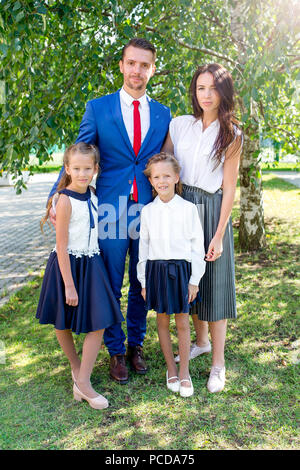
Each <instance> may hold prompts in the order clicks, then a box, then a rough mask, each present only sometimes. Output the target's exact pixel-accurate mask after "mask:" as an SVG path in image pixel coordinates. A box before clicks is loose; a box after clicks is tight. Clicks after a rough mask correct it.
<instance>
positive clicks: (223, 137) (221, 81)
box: [190, 64, 239, 167]
mask: <svg viewBox="0 0 300 470" xmlns="http://www.w3.org/2000/svg"><path fill="white" fill-rule="evenodd" d="M206 72H209V73H211V74H212V76H213V77H214V83H215V87H216V90H217V92H218V93H219V95H220V98H221V100H220V105H219V109H218V119H219V123H220V131H219V134H218V136H217V138H216V140H215V143H214V146H213V150H212V155H213V158H214V159H215V160H216V167H217V166H218V165H219V164H220V163H221V160H222V156H223V153H224V152H225V151H226V149H227V148H228V147H229V145H230V144H231V143H232V142H233V141H234V139H235V131H234V127H233V124H235V125H236V126H237V127H238V124H239V123H238V121H237V119H236V118H235V117H234V114H233V112H234V88H233V80H232V77H231V74H230V73H229V72H228V70H226V69H225V68H224V67H223V66H222V65H220V64H207V65H202V66H200V67H198V69H197V70H196V72H195V73H194V75H193V78H192V81H191V85H190V98H191V101H192V106H193V114H194V117H195V118H196V119H202V117H203V109H202V108H201V107H200V105H199V103H198V99H197V79H198V77H199V75H201V74H203V73H206Z"/></svg>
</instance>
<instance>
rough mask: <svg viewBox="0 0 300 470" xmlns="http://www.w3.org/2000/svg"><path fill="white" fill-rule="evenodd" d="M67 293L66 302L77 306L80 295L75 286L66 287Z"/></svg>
mask: <svg viewBox="0 0 300 470" xmlns="http://www.w3.org/2000/svg"><path fill="white" fill-rule="evenodd" d="M65 293H66V304H67V305H71V306H72V307H76V305H78V295H77V291H76V289H75V287H74V286H69V287H66V288H65Z"/></svg>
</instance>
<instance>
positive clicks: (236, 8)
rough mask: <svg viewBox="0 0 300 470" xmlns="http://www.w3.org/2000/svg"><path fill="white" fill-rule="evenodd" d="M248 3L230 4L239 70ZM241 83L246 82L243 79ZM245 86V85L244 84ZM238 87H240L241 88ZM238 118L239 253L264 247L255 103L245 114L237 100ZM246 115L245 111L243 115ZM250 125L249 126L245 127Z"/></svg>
mask: <svg viewBox="0 0 300 470" xmlns="http://www.w3.org/2000/svg"><path fill="white" fill-rule="evenodd" d="M248 8H249V4H248V2H246V1H245V0H244V1H243V0H238V1H232V2H231V12H230V16H231V33H232V36H233V37H234V39H235V40H236V41H237V47H238V51H239V63H240V66H241V68H243V67H244V64H245V63H247V60H248V58H247V53H248V52H247V47H246V45H245V35H244V25H243V19H244V18H245V17H246V16H247V10H248ZM244 78H245V82H246V78H247V77H244ZM244 85H245V84H244ZM241 86H242V85H241ZM239 105H240V110H241V115H242V116H243V115H245V114H248V115H249V121H248V126H247V129H246V131H245V135H244V149H243V156H242V159H241V164H240V188H241V193H240V229H239V242H240V247H241V249H242V250H243V251H253V250H258V249H260V248H262V247H263V246H264V244H265V229H264V211H263V195H262V180H261V171H260V165H259V163H258V155H259V129H258V124H257V123H258V117H257V108H256V103H254V102H253V100H251V99H250V103H249V107H250V109H249V110H246V109H245V104H244V102H243V100H242V99H241V98H240V99H239ZM246 111H248V112H247V113H246ZM250 122H251V125H249V124H250ZM251 137H252V138H251Z"/></svg>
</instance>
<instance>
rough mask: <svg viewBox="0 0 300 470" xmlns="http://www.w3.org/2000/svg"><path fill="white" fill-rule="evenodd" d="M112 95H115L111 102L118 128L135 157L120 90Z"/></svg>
mask: <svg viewBox="0 0 300 470" xmlns="http://www.w3.org/2000/svg"><path fill="white" fill-rule="evenodd" d="M112 97H113V100H112V102H111V112H112V116H113V118H114V120H115V123H116V124H117V126H118V129H119V131H120V134H121V136H122V138H123V140H124V142H125V144H126V145H127V147H128V149H129V150H130V153H131V154H132V155H133V157H134V158H135V153H134V151H133V148H132V145H131V142H130V140H129V137H128V134H127V130H126V127H125V124H124V121H123V116H122V111H121V103H120V90H119V91H117V92H116V93H114V94H113V95H112Z"/></svg>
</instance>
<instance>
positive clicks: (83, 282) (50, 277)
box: [36, 251, 124, 334]
mask: <svg viewBox="0 0 300 470" xmlns="http://www.w3.org/2000/svg"><path fill="white" fill-rule="evenodd" d="M69 257H70V263H71V272H72V277H73V280H74V284H75V288H76V291H77V294H78V305H77V306H76V307H73V306H70V305H67V304H66V302H65V286H64V281H63V278H62V275H61V272H60V269H59V264H58V259H57V254H56V252H55V251H53V252H52V253H51V254H50V257H49V259H48V263H47V266H46V270H45V275H44V279H43V284H42V288H41V293H40V299H39V304H38V308H37V313H36V318H38V319H39V321H40V323H42V324H53V325H54V326H55V328H56V329H58V330H72V331H73V332H74V333H76V334H79V333H89V332H90V331H97V330H102V329H104V328H107V327H109V326H111V325H113V324H115V323H119V322H121V321H123V320H124V318H123V315H122V314H121V311H120V307H119V305H118V303H117V301H116V298H115V296H114V294H113V292H112V289H111V285H110V281H109V278H108V274H107V272H106V268H105V265H104V262H103V259H102V256H101V255H100V254H99V255H97V254H96V255H94V256H91V257H89V256H81V257H77V258H76V256H74V255H71V254H70V255H69Z"/></svg>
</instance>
